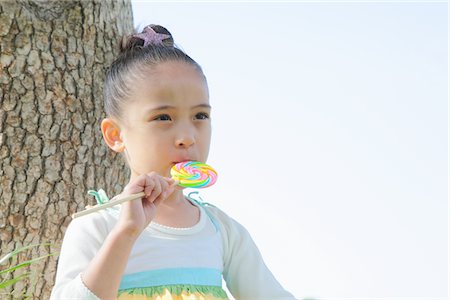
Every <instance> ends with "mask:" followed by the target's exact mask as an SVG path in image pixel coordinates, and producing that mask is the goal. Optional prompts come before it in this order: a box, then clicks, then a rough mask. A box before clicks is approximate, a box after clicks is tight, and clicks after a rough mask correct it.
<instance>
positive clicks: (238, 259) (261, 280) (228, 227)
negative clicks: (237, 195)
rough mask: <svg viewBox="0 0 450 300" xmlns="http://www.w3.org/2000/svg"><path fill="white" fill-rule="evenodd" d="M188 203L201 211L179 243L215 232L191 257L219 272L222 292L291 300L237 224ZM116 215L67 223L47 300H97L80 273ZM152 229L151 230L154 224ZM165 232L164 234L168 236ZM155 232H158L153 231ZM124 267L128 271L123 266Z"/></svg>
mask: <svg viewBox="0 0 450 300" xmlns="http://www.w3.org/2000/svg"><path fill="white" fill-rule="evenodd" d="M189 199H190V200H191V202H193V203H194V204H196V205H197V206H198V207H199V208H200V211H201V214H200V215H201V217H200V221H199V223H198V224H197V225H195V226H194V227H192V228H189V229H187V231H185V230H183V231H185V232H184V233H183V235H185V236H184V237H183V238H184V240H183V243H189V242H190V241H189V240H186V236H189V231H191V232H192V233H195V234H197V241H198V234H201V235H203V236H204V237H205V238H207V237H208V236H210V237H213V232H214V231H215V229H218V233H219V235H218V237H219V238H218V239H214V238H212V239H211V241H212V242H211V243H210V244H212V245H211V246H208V247H209V248H205V247H204V246H202V247H198V248H197V250H196V251H204V253H198V252H196V253H197V255H200V256H202V257H204V258H205V259H203V260H202V261H201V262H200V264H202V267H212V268H216V269H220V271H222V274H223V278H224V280H225V282H226V285H227V288H228V290H229V291H230V292H231V294H232V295H233V297H234V298H235V299H237V300H266V299H267V300H269V299H270V300H277V299H279V300H293V299H294V300H295V298H294V296H293V295H291V294H290V293H289V292H287V291H285V290H284V289H283V288H282V286H281V285H280V284H279V283H278V281H277V280H276V279H275V277H274V276H273V275H272V273H271V272H270V270H269V269H268V268H267V266H266V265H265V263H264V261H263V259H262V257H261V254H260V252H259V250H258V248H257V246H256V245H255V243H254V242H253V240H252V238H251V236H250V234H249V233H248V231H247V230H246V229H245V228H244V227H243V226H242V225H240V224H239V223H238V222H236V221H235V220H233V219H232V218H230V217H229V216H228V215H226V214H225V213H224V212H223V211H221V210H220V209H219V208H217V207H215V206H213V205H210V204H208V203H204V202H199V201H197V200H195V199H192V198H189ZM119 212H120V209H118V208H110V209H105V210H102V211H100V212H97V213H93V214H90V215H87V216H84V217H81V218H77V219H75V220H73V221H72V222H71V223H70V225H69V227H68V229H67V231H66V234H65V236H64V241H63V245H62V248H61V254H60V258H59V261H58V270H57V275H56V281H55V286H54V288H53V290H52V295H51V299H55V300H60V299H93V300H94V299H95V300H98V299H99V298H98V297H97V296H96V295H94V294H93V293H92V292H91V291H90V290H89V289H88V288H87V287H86V286H85V285H84V284H83V282H82V280H81V277H80V274H81V273H82V272H83V270H84V269H85V268H86V266H87V265H88V264H89V262H90V261H91V259H92V258H93V257H94V256H95V254H96V253H97V251H98V249H99V248H100V247H101V245H102V243H103V241H104V240H105V239H106V237H107V235H108V233H109V232H110V231H111V229H112V228H113V227H114V225H115V224H116V222H117V219H118V216H119ZM208 216H209V218H208ZM205 224H206V225H205ZM151 225H152V227H154V226H155V224H151ZM149 227H150V226H149ZM146 230H147V229H146ZM150 230H151V229H150ZM177 230H179V229H174V231H172V232H175V231H177ZM199 230H200V231H201V232H199ZM154 233H155V232H154ZM170 233H171V232H170V230H169V232H167V234H170ZM156 234H159V233H158V232H156ZM163 234H164V233H163ZM175 235H176V232H175ZM192 242H195V241H192ZM143 243H144V242H143V241H142V242H141V243H140V242H139V239H138V240H137V241H136V243H135V245H134V247H133V251H135V252H139V251H141V252H142V251H143V249H139V247H143ZM147 243H148V241H147ZM215 244H217V245H215ZM80 245H82V246H81V247H80ZM201 249H203V250H201ZM144 251H145V250H144ZM183 253H185V252H183ZM132 254H133V253H132ZM219 254H220V255H219ZM132 257H133V255H130V259H132ZM167 261H168V262H171V261H172V259H171V258H168V260H167ZM186 261H192V257H191V258H189V257H187V258H186ZM177 263H178V264H180V263H181V264H182V263H183V262H182V261H181V262H180V261H178V262H177ZM129 265H130V264H129ZM131 265H134V266H136V265H142V263H141V262H139V263H137V264H136V262H134V264H131ZM127 269H129V267H128V266H127ZM128 271H130V270H128ZM131 271H133V270H131ZM125 273H127V270H126V271H125Z"/></svg>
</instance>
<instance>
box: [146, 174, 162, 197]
mask: <svg viewBox="0 0 450 300" xmlns="http://www.w3.org/2000/svg"><path fill="white" fill-rule="evenodd" d="M152 182H153V187H152V189H151V190H150V189H149V190H147V188H146V190H145V194H146V195H147V200H148V201H149V202H150V203H152V202H153V201H155V199H156V198H158V196H159V195H160V194H161V190H162V188H161V183H160V181H159V180H158V179H157V178H152Z"/></svg>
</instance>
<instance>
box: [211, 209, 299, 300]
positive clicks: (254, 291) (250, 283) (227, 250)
mask: <svg viewBox="0 0 450 300" xmlns="http://www.w3.org/2000/svg"><path fill="white" fill-rule="evenodd" d="M214 210H215V214H216V216H217V218H218V219H219V221H220V224H221V233H222V240H223V243H224V272H223V275H224V280H225V282H226V284H227V288H228V289H229V291H230V292H231V294H232V295H233V296H234V297H235V298H236V299H239V300H255V299H258V300H269V299H271V300H295V299H296V298H295V297H294V296H293V295H292V294H291V293H289V292H288V291H286V290H285V289H284V288H283V287H282V286H281V284H280V283H279V282H278V281H277V279H276V278H275V277H274V276H273V274H272V272H271V271H270V270H269V268H268V267H267V266H266V264H265V263H264V260H263V258H262V256H261V253H260V252H259V249H258V247H257V246H256V244H255V243H254V241H253V239H252V238H251V236H250V234H249V233H248V231H247V230H246V229H245V228H244V227H243V226H242V225H241V224H239V223H238V222H236V221H235V220H233V219H232V218H230V217H228V216H227V215H226V214H225V213H223V212H221V211H220V210H218V209H214Z"/></svg>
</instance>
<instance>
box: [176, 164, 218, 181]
mask: <svg viewBox="0 0 450 300" xmlns="http://www.w3.org/2000/svg"><path fill="white" fill-rule="evenodd" d="M170 175H171V176H172V179H174V180H176V181H178V185H179V186H183V187H190V188H206V187H209V186H211V185H213V184H214V183H215V182H216V180H217V172H216V171H215V170H214V169H213V168H211V167H210V166H208V165H207V164H204V163H201V162H198V161H184V162H180V163H177V164H176V165H174V166H173V167H172V169H171V170H170Z"/></svg>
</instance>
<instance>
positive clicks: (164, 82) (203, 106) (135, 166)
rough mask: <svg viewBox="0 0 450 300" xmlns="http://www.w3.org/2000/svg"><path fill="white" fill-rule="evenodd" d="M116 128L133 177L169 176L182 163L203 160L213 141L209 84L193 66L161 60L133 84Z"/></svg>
mask: <svg viewBox="0 0 450 300" xmlns="http://www.w3.org/2000/svg"><path fill="white" fill-rule="evenodd" d="M130 99H131V101H128V102H127V103H126V104H125V105H124V108H123V122H122V123H121V124H119V127H120V138H121V140H122V142H123V150H124V152H125V156H126V158H127V161H128V163H129V166H130V168H131V179H133V178H134V177H136V176H139V175H141V174H145V173H149V172H151V171H155V172H157V173H159V174H160V175H162V176H167V177H170V169H171V167H172V166H173V165H174V164H176V163H178V162H181V161H186V160H195V161H200V162H205V161H206V159H207V157H208V152H209V145H210V141H211V120H210V113H211V107H210V105H209V94H208V86H207V83H206V81H205V79H204V77H203V75H201V74H200V72H199V71H198V70H196V69H195V67H194V66H192V65H190V64H188V63H184V62H175V61H170V62H164V63H161V64H159V65H157V66H155V67H153V68H152V70H151V73H150V74H149V77H148V78H145V77H143V76H141V79H139V80H137V81H136V82H134V85H133V87H132V89H131V98H130Z"/></svg>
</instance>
